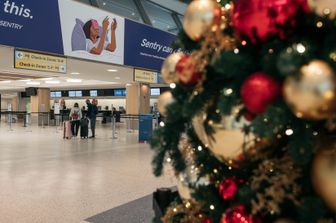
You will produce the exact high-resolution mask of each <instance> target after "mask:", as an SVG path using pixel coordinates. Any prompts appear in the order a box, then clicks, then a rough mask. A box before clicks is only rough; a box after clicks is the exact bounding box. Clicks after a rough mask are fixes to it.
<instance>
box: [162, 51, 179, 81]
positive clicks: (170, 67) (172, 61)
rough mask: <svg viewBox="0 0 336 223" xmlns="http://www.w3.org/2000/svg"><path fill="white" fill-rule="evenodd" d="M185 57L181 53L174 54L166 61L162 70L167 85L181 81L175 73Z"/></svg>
mask: <svg viewBox="0 0 336 223" xmlns="http://www.w3.org/2000/svg"><path fill="white" fill-rule="evenodd" d="M183 55H184V54H183V53H181V52H179V53H173V54H170V55H169V56H168V57H167V58H166V60H165V61H164V63H163V65H162V68H161V74H162V78H163V80H164V81H165V82H166V84H171V83H177V82H178V81H179V78H178V76H177V75H176V73H175V67H176V64H177V62H179V60H180V59H181V57H182V56H183Z"/></svg>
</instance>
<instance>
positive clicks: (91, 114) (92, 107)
mask: <svg viewBox="0 0 336 223" xmlns="http://www.w3.org/2000/svg"><path fill="white" fill-rule="evenodd" d="M86 104H87V107H88V111H87V117H88V118H89V119H90V125H91V133H92V136H91V137H90V138H94V137H95V133H96V117H97V114H98V108H97V104H98V101H97V99H92V103H91V102H90V100H89V99H88V100H86Z"/></svg>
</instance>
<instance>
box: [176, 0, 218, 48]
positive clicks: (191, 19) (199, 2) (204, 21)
mask: <svg viewBox="0 0 336 223" xmlns="http://www.w3.org/2000/svg"><path fill="white" fill-rule="evenodd" d="M220 18H221V8H220V5H219V4H218V3H216V1H214V0H194V1H192V2H191V3H190V4H189V5H188V7H187V9H186V11H185V13H184V20H183V29H184V31H185V32H186V33H187V35H188V36H189V37H190V39H192V40H195V41H197V40H199V39H200V38H201V36H202V35H203V34H204V33H205V32H206V31H207V29H209V28H215V27H217V26H218V25H219V23H220Z"/></svg>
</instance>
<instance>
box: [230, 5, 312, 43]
mask: <svg viewBox="0 0 336 223" xmlns="http://www.w3.org/2000/svg"><path fill="white" fill-rule="evenodd" d="M299 12H304V13H307V12H309V6H308V2H307V0H236V1H235V6H234V13H233V26H234V29H235V31H236V33H237V34H238V36H239V37H240V38H243V39H245V38H247V39H249V40H250V41H251V42H252V43H256V42H257V41H262V42H263V41H265V40H267V39H268V38H269V37H278V38H281V39H285V38H286V35H287V33H288V28H289V29H291V28H294V27H295V26H297V22H296V16H297V14H298V13H299ZM283 26H286V27H287V30H285V29H284V28H283Z"/></svg>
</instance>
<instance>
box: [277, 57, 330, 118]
mask: <svg viewBox="0 0 336 223" xmlns="http://www.w3.org/2000/svg"><path fill="white" fill-rule="evenodd" d="M335 94H336V78H335V74H334V71H333V69H332V68H331V67H330V66H329V65H328V64H327V63H326V62H324V61H321V60H313V61H311V62H310V63H309V64H308V65H304V66H303V67H302V68H301V70H300V74H299V76H290V77H288V78H287V79H286V81H285V84H284V97H285V100H286V102H287V104H288V105H289V106H290V108H291V109H292V111H293V112H294V114H295V115H296V116H297V117H299V118H305V119H311V120H323V119H327V118H330V117H332V115H333V114H334V113H335V110H336V108H335V107H336V95H335Z"/></svg>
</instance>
